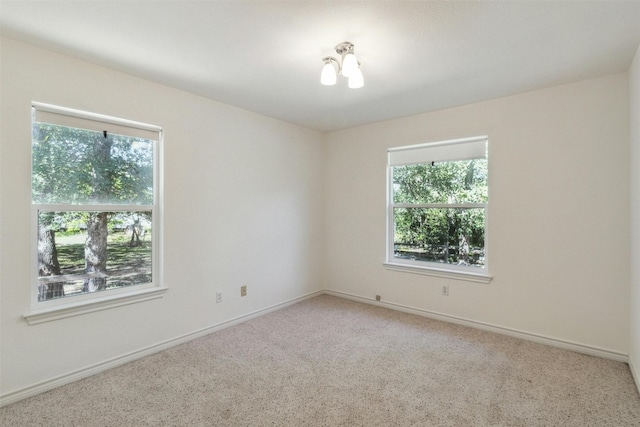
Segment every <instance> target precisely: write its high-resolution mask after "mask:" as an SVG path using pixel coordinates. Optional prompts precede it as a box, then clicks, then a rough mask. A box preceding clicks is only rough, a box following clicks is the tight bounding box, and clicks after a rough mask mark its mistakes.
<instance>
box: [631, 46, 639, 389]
mask: <svg viewBox="0 0 640 427" xmlns="http://www.w3.org/2000/svg"><path fill="white" fill-rule="evenodd" d="M629 136H630V139H631V155H630V156H629V158H630V159H631V193H630V198H631V306H630V311H631V349H630V351H629V366H630V367H631V371H632V372H633V374H634V377H635V380H636V385H638V389H640V376H639V374H640V371H638V369H640V46H639V47H638V50H637V51H636V57H635V59H634V60H633V64H632V65H631V68H630V69H629Z"/></svg>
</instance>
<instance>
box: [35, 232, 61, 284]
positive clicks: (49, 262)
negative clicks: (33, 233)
mask: <svg viewBox="0 0 640 427" xmlns="http://www.w3.org/2000/svg"><path fill="white" fill-rule="evenodd" d="M58 274H60V263H59V262H58V250H57V249H56V233H55V231H53V230H51V229H50V228H48V227H46V226H44V225H42V224H41V225H40V226H39V227H38V275H39V276H52V275H58Z"/></svg>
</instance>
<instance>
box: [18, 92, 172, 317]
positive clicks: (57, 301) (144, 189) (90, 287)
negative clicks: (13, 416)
mask: <svg viewBox="0 0 640 427" xmlns="http://www.w3.org/2000/svg"><path fill="white" fill-rule="evenodd" d="M32 113H33V122H32V151H31V153H32V158H31V160H32V164H31V183H32V218H33V237H32V239H33V240H32V241H33V247H34V250H33V262H32V269H33V273H32V276H33V281H32V289H31V295H32V303H31V311H30V313H29V314H28V315H25V317H26V318H27V320H28V321H29V322H30V323H33V321H36V322H37V320H38V319H39V318H40V317H42V316H39V315H41V314H43V313H44V314H45V316H44V317H45V318H46V317H47V315H49V314H51V313H56V314H55V316H58V317H66V315H67V314H68V315H73V314H76V313H77V312H78V311H80V310H78V309H77V308H78V307H82V310H81V311H82V312H85V311H87V310H88V308H87V307H94V308H95V309H104V308H106V307H110V306H113V305H121V304H122V303H127V304H128V303H131V302H135V301H136V300H138V299H148V298H149V297H150V296H159V294H160V293H159V292H157V290H158V289H161V288H160V277H159V272H160V269H159V259H160V249H161V247H160V244H159V241H160V230H161V221H160V215H161V212H160V208H159V206H160V203H159V182H160V181H159V173H160V171H159V167H158V165H159V160H158V159H159V156H160V141H161V129H160V128H159V127H157V126H153V125H146V124H142V123H137V122H132V121H128V120H122V119H117V118H113V117H106V116H101V115H97V114H92V113H85V112H81V111H77V110H71V109H66V108H61V107H55V106H52V105H46V104H39V103H34V104H33V108H32ZM47 320H48V319H47Z"/></svg>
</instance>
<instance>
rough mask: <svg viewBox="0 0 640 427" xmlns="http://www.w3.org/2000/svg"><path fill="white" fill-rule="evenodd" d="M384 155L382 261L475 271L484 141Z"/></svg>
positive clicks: (480, 246) (482, 214)
mask: <svg viewBox="0 0 640 427" xmlns="http://www.w3.org/2000/svg"><path fill="white" fill-rule="evenodd" d="M397 150H398V151H397V152H394V151H393V149H390V151H389V159H390V161H389V193H390V194H389V211H388V216H389V219H388V224H389V227H390V228H389V229H388V236H389V238H388V241H389V243H388V254H387V260H388V261H387V262H389V263H396V264H406V265H413V266H417V267H423V268H438V269H454V270H460V271H474V270H476V271H478V270H481V269H484V268H485V267H486V263H487V257H486V244H485V239H486V210H487V206H488V179H487V178H488V173H487V172H488V171H487V156H486V138H479V139H471V140H457V141H450V142H442V143H435V144H421V145H416V146H410V147H401V148H399V149H397Z"/></svg>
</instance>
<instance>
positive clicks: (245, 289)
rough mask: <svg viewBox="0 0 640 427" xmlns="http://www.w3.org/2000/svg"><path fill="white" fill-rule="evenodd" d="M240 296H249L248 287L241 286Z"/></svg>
mask: <svg viewBox="0 0 640 427" xmlns="http://www.w3.org/2000/svg"><path fill="white" fill-rule="evenodd" d="M240 296H241V297H246V296H247V285H242V286H240Z"/></svg>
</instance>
